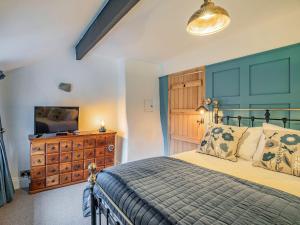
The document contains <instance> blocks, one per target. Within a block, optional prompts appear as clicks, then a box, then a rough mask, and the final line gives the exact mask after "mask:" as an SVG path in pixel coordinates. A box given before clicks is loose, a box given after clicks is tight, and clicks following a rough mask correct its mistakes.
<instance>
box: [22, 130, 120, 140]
mask: <svg viewBox="0 0 300 225" xmlns="http://www.w3.org/2000/svg"><path fill="white" fill-rule="evenodd" d="M116 133H117V132H116V131H106V132H99V131H81V132H79V133H77V134H71V133H70V134H68V135H63V136H56V135H55V134H44V135H43V136H41V137H39V138H37V135H29V136H28V138H29V140H30V141H42V140H49V139H58V138H59V139H69V138H77V137H86V136H93V135H95V136H96V135H106V134H116Z"/></svg>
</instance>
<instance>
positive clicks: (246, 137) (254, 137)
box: [238, 127, 263, 161]
mask: <svg viewBox="0 0 300 225" xmlns="http://www.w3.org/2000/svg"><path fill="white" fill-rule="evenodd" d="M262 134H263V128H262V127H250V128H248V129H247V131H246V132H245V133H244V134H243V136H242V138H241V139H240V141H239V147H238V156H239V157H240V158H242V159H245V160H248V161H251V160H252V158H253V155H254V154H255V152H256V150H257V146H258V143H259V141H260V137H261V136H262Z"/></svg>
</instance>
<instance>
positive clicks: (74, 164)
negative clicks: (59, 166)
mask: <svg viewBox="0 0 300 225" xmlns="http://www.w3.org/2000/svg"><path fill="white" fill-rule="evenodd" d="M78 170H83V161H74V162H72V171H78Z"/></svg>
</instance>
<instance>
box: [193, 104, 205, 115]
mask: <svg viewBox="0 0 300 225" xmlns="http://www.w3.org/2000/svg"><path fill="white" fill-rule="evenodd" d="M196 111H197V112H200V115H204V113H205V112H207V111H208V108H207V107H206V106H204V105H200V106H199V107H198V108H197V109H196Z"/></svg>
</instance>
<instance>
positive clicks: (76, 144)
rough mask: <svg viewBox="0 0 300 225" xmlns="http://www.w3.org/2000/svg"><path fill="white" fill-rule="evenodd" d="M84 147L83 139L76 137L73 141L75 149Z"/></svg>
mask: <svg viewBox="0 0 300 225" xmlns="http://www.w3.org/2000/svg"><path fill="white" fill-rule="evenodd" d="M82 149H83V139H75V140H74V141H73V150H82Z"/></svg>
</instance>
